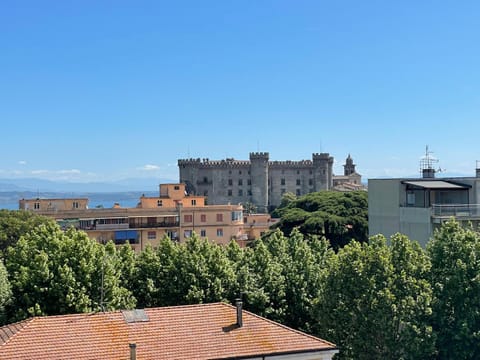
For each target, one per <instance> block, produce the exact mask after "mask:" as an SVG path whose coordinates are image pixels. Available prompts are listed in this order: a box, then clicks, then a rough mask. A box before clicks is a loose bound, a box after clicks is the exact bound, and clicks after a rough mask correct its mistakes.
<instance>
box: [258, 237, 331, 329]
mask: <svg viewBox="0 0 480 360" xmlns="http://www.w3.org/2000/svg"><path fill="white" fill-rule="evenodd" d="M263 241H264V242H265V243H266V244H267V247H268V249H269V251H270V253H271V254H272V256H273V258H274V259H275V261H276V262H277V263H279V264H280V265H281V267H282V276H283V278H284V288H285V303H286V310H285V314H284V318H283V319H282V322H283V323H284V324H285V325H288V326H290V327H292V328H295V329H300V330H303V331H306V332H311V330H312V326H313V324H314V322H315V319H313V318H312V315H313V312H312V307H313V303H314V301H315V300H316V299H317V298H318V296H319V292H320V288H321V284H322V281H323V279H324V276H325V272H326V268H325V266H326V263H327V262H328V260H327V258H328V257H329V256H332V255H333V253H332V251H328V250H327V248H328V242H327V241H325V240H318V239H316V238H315V239H312V240H311V241H307V240H306V239H305V238H304V236H303V234H302V233H300V232H299V231H298V229H294V230H293V231H292V233H291V234H290V236H289V237H286V236H285V235H284V234H283V233H282V232H281V231H280V230H276V231H274V232H272V233H270V234H269V235H268V236H266V237H264V238H263ZM312 243H315V244H314V246H313V247H311V244H312ZM313 249H315V251H316V252H317V253H316V254H315V253H314V251H313Z"/></svg>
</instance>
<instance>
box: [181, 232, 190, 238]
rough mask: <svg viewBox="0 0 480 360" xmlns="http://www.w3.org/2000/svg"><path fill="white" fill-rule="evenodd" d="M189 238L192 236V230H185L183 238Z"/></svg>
mask: <svg viewBox="0 0 480 360" xmlns="http://www.w3.org/2000/svg"><path fill="white" fill-rule="evenodd" d="M191 236H192V230H185V231H184V232H183V237H185V238H189V237H191Z"/></svg>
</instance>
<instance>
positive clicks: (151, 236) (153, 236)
mask: <svg viewBox="0 0 480 360" xmlns="http://www.w3.org/2000/svg"><path fill="white" fill-rule="evenodd" d="M147 238H148V240H155V239H156V238H157V232H156V231H149V232H148V234H147Z"/></svg>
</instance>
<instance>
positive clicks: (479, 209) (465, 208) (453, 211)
mask: <svg viewBox="0 0 480 360" xmlns="http://www.w3.org/2000/svg"><path fill="white" fill-rule="evenodd" d="M432 216H438V217H451V216H454V217H456V218H480V204H456V205H432Z"/></svg>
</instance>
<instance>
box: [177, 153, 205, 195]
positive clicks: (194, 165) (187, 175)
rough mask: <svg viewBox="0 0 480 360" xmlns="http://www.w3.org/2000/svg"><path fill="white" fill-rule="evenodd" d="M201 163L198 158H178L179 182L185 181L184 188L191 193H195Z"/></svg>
mask: <svg viewBox="0 0 480 360" xmlns="http://www.w3.org/2000/svg"><path fill="white" fill-rule="evenodd" d="M200 165H201V161H200V159H180V160H178V169H179V175H180V182H181V183H185V185H186V188H185V190H186V191H187V192H188V193H189V194H192V195H199V194H197V188H196V182H197V178H198V169H199V167H200Z"/></svg>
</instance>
